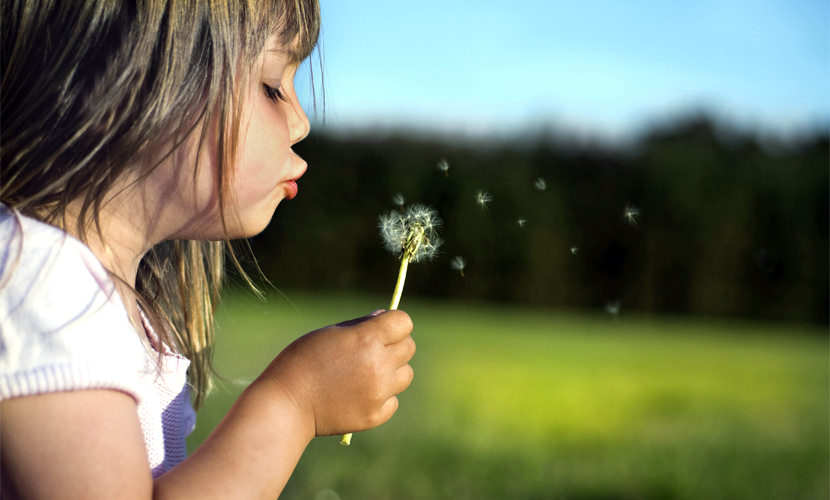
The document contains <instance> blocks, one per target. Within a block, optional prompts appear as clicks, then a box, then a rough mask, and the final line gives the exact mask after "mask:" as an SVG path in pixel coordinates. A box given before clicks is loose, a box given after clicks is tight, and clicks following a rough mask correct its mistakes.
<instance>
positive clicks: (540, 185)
mask: <svg viewBox="0 0 830 500" xmlns="http://www.w3.org/2000/svg"><path fill="white" fill-rule="evenodd" d="M533 187H535V188H536V189H538V190H539V191H544V190H545V189H547V188H548V183H547V181H545V178H544V177H539V178H537V179H536V180H535V181H533Z"/></svg>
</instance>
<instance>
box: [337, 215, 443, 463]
mask: <svg viewBox="0 0 830 500" xmlns="http://www.w3.org/2000/svg"><path fill="white" fill-rule="evenodd" d="M440 226H441V219H440V218H439V217H438V212H437V211H436V210H435V209H433V208H430V207H427V206H425V205H412V206H410V207H409V208H407V209H406V210H405V211H401V212H398V211H397V210H393V211H391V212H389V213H388V214H384V215H381V216H380V218H379V219H378V229H380V235H381V237H382V238H383V245H384V247H385V248H386V249H387V250H389V251H390V252H392V253H393V254H395V255H396V256H397V257H398V258H399V259H401V267H400V269H399V270H398V281H397V283H395V292H394V293H393V294H392V302H391V303H390V304H389V309H390V310H394V309H397V308H398V304H399V303H400V301H401V294H403V285H404V282H405V281H406V270H407V268H408V267H409V263H410V262H420V261H422V260H429V259H431V258H433V257H435V255H436V254H437V253H438V247H440V246H441V243H442V241H441V239H440V238H439V237H438V228H439V227H440ZM351 442H352V435H351V433H349V434H344V435H343V436H342V437H341V438H340V444H342V445H343V446H349V444H351Z"/></svg>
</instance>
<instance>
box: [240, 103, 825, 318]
mask: <svg viewBox="0 0 830 500" xmlns="http://www.w3.org/2000/svg"><path fill="white" fill-rule="evenodd" d="M295 149H296V150H297V151H298V153H299V154H301V156H303V157H304V158H305V159H306V160H307V161H308V163H309V169H308V172H307V173H306V175H305V176H304V177H303V178H302V179H301V180H300V196H299V197H298V198H296V199H295V200H292V201H286V202H283V203H281V204H280V206H279V208H278V210H277V215H276V216H275V218H274V220H273V221H272V222H271V224H270V226H269V227H268V228H267V229H266V230H265V231H264V232H263V233H262V234H261V235H259V236H257V237H255V238H253V239H252V240H251V245H252V248H253V249H254V253H255V255H256V258H257V261H258V264H259V266H260V268H261V269H262V271H263V273H264V275H265V277H267V278H268V279H269V280H270V281H271V282H272V283H273V284H274V285H275V286H276V287H277V288H285V289H292V288H315V289H342V290H353V291H364V292H381V293H382V292H388V293H390V294H391V292H392V287H393V286H394V281H395V277H396V273H397V267H398V266H397V262H396V260H395V256H393V255H391V254H389V253H387V252H386V251H385V250H384V249H383V246H382V244H381V241H380V237H379V235H378V231H377V220H378V217H379V215H381V214H382V213H386V212H388V211H391V210H393V209H396V208H398V207H397V205H398V204H399V203H400V202H401V201H403V202H404V206H406V205H408V204H411V203H423V204H428V205H431V206H434V207H435V208H437V210H438V212H439V213H440V215H441V217H442V219H443V222H444V224H443V228H442V230H441V235H442V237H443V239H444V240H445V242H444V244H443V246H442V248H441V252H440V254H439V256H438V257H437V258H436V259H435V260H434V261H432V262H427V263H418V264H414V265H413V267H410V276H409V278H408V281H407V289H406V292H405V297H406V296H409V295H415V294H417V295H424V296H429V297H433V298H441V299H458V300H483V301H503V302H516V303H525V304H532V305H535V306H542V307H552V308H560V309H605V310H607V311H608V312H609V313H611V314H620V313H621V311H622V313H630V312H634V313H639V314H642V313H645V314H650V313H668V314H694V315H709V316H726V317H744V318H754V319H765V320H785V321H799V322H804V321H807V322H813V323H819V324H827V323H828V303H830V296H829V295H828V225H829V224H828V210H830V208H829V207H830V205H829V204H828V203H830V201H829V200H828V185H829V183H830V180H829V179H828V158H830V135H828V130H827V129H826V128H816V129H815V130H814V131H813V132H812V133H809V134H806V135H804V136H802V137H800V138H798V140H793V141H790V142H788V143H786V144H778V145H775V144H771V143H769V142H765V141H763V140H761V139H760V138H759V137H758V135H757V134H753V133H751V132H749V131H742V130H740V129H739V128H737V127H728V126H724V125H723V124H719V123H716V122H715V121H714V120H712V119H710V118H709V117H708V116H706V115H705V114H696V115H690V116H686V117H683V118H679V119H677V120H675V121H674V122H671V123H668V124H664V125H662V126H655V127H653V128H652V129H650V130H649V131H647V132H646V133H645V134H643V135H642V136H641V137H640V138H639V139H638V140H637V141H634V142H632V143H628V144H625V145H609V144H604V143H602V142H600V141H584V140H581V141H580V140H574V139H573V138H572V137H568V136H567V135H566V134H561V133H557V132H556V131H553V130H548V131H544V130H543V131H540V132H538V133H537V134H534V135H533V136H530V137H528V136H525V137H522V138H518V137H516V138H501V139H491V140H478V141H474V140H452V139H450V138H441V137H437V136H435V137H427V136H423V135H418V134H410V133H405V132H399V133H393V132H388V133H384V134H369V133H363V134H359V133H358V134H343V133H340V134H333V133H314V134H312V135H311V136H310V137H309V138H307V139H306V140H305V141H304V142H303V143H300V144H298V145H297V146H296V147H295ZM439 165H440V166H439ZM482 198H484V199H482ZM488 198H489V201H488ZM458 257H460V258H462V259H463V262H464V268H463V269H458V267H459V266H458V264H459V261H458V259H457V258H458ZM454 261H455V262H454ZM453 264H455V265H453Z"/></svg>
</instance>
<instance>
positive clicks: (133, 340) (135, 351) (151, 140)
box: [0, 0, 415, 499]
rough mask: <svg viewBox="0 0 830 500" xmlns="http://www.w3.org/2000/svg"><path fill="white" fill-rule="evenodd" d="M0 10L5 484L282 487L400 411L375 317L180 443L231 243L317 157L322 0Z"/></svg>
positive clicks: (312, 351) (398, 369) (276, 371)
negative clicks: (311, 92)
mask: <svg viewBox="0 0 830 500" xmlns="http://www.w3.org/2000/svg"><path fill="white" fill-rule="evenodd" d="M1 5H2V6H1V7H0V9H2V18H1V20H2V26H3V29H2V35H0V36H2V54H1V55H2V75H0V76H1V77H2V88H1V89H0V100H1V101H2V114H1V115H0V116H2V137H1V139H2V158H0V167H1V168H2V173H1V174H2V175H0V195H1V200H2V204H1V205H0V418H2V421H1V425H0V471H2V478H0V488H2V496H3V498H18V497H20V498H84V499H90V498H107V499H113V498H150V497H156V498H177V499H182V498H191V497H192V498H201V499H204V498H222V499H229V498H245V499H251V498H274V497H276V496H278V495H279V493H280V491H281V490H282V488H283V487H284V485H285V483H286V481H287V480H288V478H289V476H290V474H291V472H292V471H293V469H294V466H295V465H296V463H297V461H298V460H299V458H300V455H301V454H302V453H303V451H304V449H305V447H306V446H307V444H308V443H309V441H310V440H311V439H312V438H313V437H315V436H321V435H336V434H342V433H346V432H352V431H359V430H364V429H369V428H371V427H374V426H377V425H379V424H381V423H383V422H384V421H386V420H387V419H389V418H390V417H391V416H392V414H393V413H394V412H395V410H396V409H397V406H398V400H397V398H396V395H397V394H399V393H400V392H401V391H403V390H404V389H405V388H406V387H407V386H408V385H409V384H410V382H411V380H412V375H413V374H412V368H411V367H410V366H409V364H408V362H409V360H410V359H411V357H412V356H413V354H414V349H415V345H414V342H413V340H412V338H411V336H410V332H411V329H412V324H411V322H410V320H409V317H408V316H407V315H406V314H405V313H403V312H399V311H388V312H379V311H378V312H375V313H372V314H370V315H368V316H364V317H362V318H358V319H356V320H352V321H347V322H344V323H340V324H338V325H333V326H329V327H325V328H322V329H320V330H317V331H314V332H311V333H309V334H307V335H305V336H303V337H301V338H299V339H298V340H297V341H295V342H294V343H293V344H292V345H291V346H289V347H288V348H286V349H285V350H284V351H283V352H282V353H279V355H278V356H277V357H276V358H275V359H274V361H273V362H272V363H271V365H270V366H268V367H267V368H266V369H265V371H264V372H263V373H262V375H261V376H260V377H259V378H258V379H257V380H256V381H254V382H253V383H252V384H251V385H250V386H249V387H248V388H246V390H245V391H244V392H243V394H242V396H241V397H240V398H239V400H238V401H237V402H236V403H235V405H234V406H233V408H232V409H231V410H230V412H229V413H228V415H227V416H226V417H225V419H224V420H223V421H222V423H221V424H220V425H219V427H218V428H217V429H216V430H215V431H214V432H213V433H212V434H211V435H210V437H209V438H208V439H207V440H206V441H205V443H204V444H203V445H202V446H201V447H200V448H198V449H197V450H196V451H195V452H194V453H193V454H192V455H191V456H190V457H187V458H185V448H184V446H185V445H184V439H185V436H186V435H187V434H188V433H189V432H190V430H191V429H192V427H193V425H194V422H195V418H194V416H193V410H192V408H191V396H192V400H193V402H194V404H195V405H196V406H198V404H199V403H200V402H201V401H202V400H203V398H204V396H205V393H206V391H207V388H208V381H209V373H210V366H209V360H210V351H211V346H212V338H213V324H212V322H213V309H214V301H215V300H216V298H217V292H218V289H219V287H220V285H221V275H222V268H223V263H222V249H223V245H224V244H225V243H226V242H227V241H228V240H229V239H232V238H241V237H247V236H251V235H254V234H256V233H258V232H260V231H262V230H263V228H265V226H266V225H267V224H268V222H269V220H270V219H271V216H272V215H273V213H274V210H275V209H276V207H277V205H278V204H279V203H280V202H281V201H283V200H290V199H291V198H293V197H294V196H296V195H297V189H298V188H297V180H298V179H299V178H300V176H302V174H303V172H304V171H305V169H306V164H305V162H304V161H303V160H302V159H301V158H299V157H298V156H297V155H296V154H294V152H293V151H292V149H291V147H292V145H294V144H295V143H297V142H298V141H300V140H302V139H303V138H304V137H305V136H306V135H307V134H308V130H309V123H308V119H307V118H306V116H305V114H304V112H303V110H302V109H301V107H300V105H299V103H298V101H297V96H296V94H295V91H294V85H293V79H294V73H295V71H296V69H297V66H298V65H299V63H300V62H301V61H302V60H303V59H304V58H306V57H307V56H308V54H309V53H310V51H311V50H312V48H313V47H314V45H315V43H316V39H317V34H318V27H319V9H318V6H317V3H316V1H314V0H272V1H266V0H236V1H229V2H225V1H222V2H218V1H217V2H213V1H202V0H166V1H165V0H143V1H141V0H139V1H137V2H106V1H95V0H89V1H85V2H81V1H77V2H74V1H73V2H62V1H60V0H15V1H4V2H3V3H2V4H1ZM344 174H345V175H348V173H344ZM231 256H232V257H233V255H232V253H231ZM234 260H235V259H234ZM190 391H192V394H191V392H190Z"/></svg>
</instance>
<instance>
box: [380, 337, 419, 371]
mask: <svg viewBox="0 0 830 500" xmlns="http://www.w3.org/2000/svg"><path fill="white" fill-rule="evenodd" d="M386 349H387V351H388V353H389V357H390V359H391V360H392V362H393V363H394V366H395V367H398V366H401V365H405V364H406V363H409V361H410V360H411V359H412V357H413V356H415V340H414V339H413V338H412V336H411V335H408V336H406V337H404V338H403V339H401V340H399V341H397V342H395V343H394V344H390V345H387V346H386Z"/></svg>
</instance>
